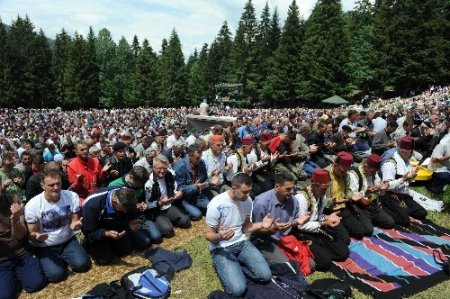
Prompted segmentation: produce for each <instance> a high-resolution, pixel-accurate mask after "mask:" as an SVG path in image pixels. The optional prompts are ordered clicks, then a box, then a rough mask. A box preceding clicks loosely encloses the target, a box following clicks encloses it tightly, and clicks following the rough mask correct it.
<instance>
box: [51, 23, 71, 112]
mask: <svg viewBox="0 0 450 299" xmlns="http://www.w3.org/2000/svg"><path fill="white" fill-rule="evenodd" d="M70 46H71V37H70V36H69V35H68V34H67V33H66V31H65V30H64V29H62V30H61V33H58V34H57V35H56V39H55V44H54V47H53V59H52V61H53V62H52V65H53V67H52V73H53V78H54V79H55V81H54V84H53V89H54V90H55V105H56V106H62V105H63V104H64V102H65V91H64V87H65V83H64V82H65V81H66V79H65V77H64V75H65V73H66V67H67V63H68V60H69V49H70Z"/></svg>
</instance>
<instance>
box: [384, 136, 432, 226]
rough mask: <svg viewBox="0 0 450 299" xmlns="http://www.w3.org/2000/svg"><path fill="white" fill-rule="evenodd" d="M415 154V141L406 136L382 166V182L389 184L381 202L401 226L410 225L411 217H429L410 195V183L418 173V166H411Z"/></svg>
mask: <svg viewBox="0 0 450 299" xmlns="http://www.w3.org/2000/svg"><path fill="white" fill-rule="evenodd" d="M413 152H414V139H413V138H412V137H410V136H404V137H402V139H400V141H399V143H398V147H397V151H396V152H395V153H394V155H393V156H392V157H391V158H390V159H389V160H388V161H386V162H385V163H384V164H383V165H382V166H381V174H382V180H383V182H385V183H387V184H388V186H387V190H386V195H385V196H383V197H381V202H382V203H383V206H384V207H385V208H386V212H387V213H388V214H389V215H390V216H391V217H392V218H393V219H394V221H395V223H396V224H398V225H401V226H408V225H409V217H410V216H411V217H413V218H417V219H425V217H426V216H427V211H426V210H425V209H424V208H423V207H422V206H420V205H419V204H418V203H416V202H415V201H414V200H413V199H412V197H411V196H410V195H409V183H410V182H411V181H412V180H413V179H414V178H415V176H416V175H417V171H418V168H417V167H416V166H415V167H413V166H411V164H410V161H411V158H412V156H413Z"/></svg>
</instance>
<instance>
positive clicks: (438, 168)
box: [430, 134, 450, 172]
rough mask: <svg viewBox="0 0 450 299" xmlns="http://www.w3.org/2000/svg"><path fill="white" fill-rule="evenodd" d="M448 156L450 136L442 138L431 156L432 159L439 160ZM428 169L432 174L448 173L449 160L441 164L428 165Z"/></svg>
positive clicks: (449, 167) (449, 152)
mask: <svg viewBox="0 0 450 299" xmlns="http://www.w3.org/2000/svg"><path fill="white" fill-rule="evenodd" d="M448 154H450V134H448V135H447V136H445V137H444V138H442V140H441V141H440V142H439V144H438V145H436V147H435V148H434V150H433V153H432V154H431V157H432V158H438V159H441V158H442V157H444V156H447V155H448ZM430 169H431V170H433V171H434V172H448V171H450V160H449V159H447V160H444V161H442V162H441V163H432V162H431V163H430Z"/></svg>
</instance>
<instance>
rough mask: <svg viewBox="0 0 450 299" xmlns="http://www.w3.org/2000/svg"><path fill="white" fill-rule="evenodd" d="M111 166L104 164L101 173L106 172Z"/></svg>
mask: <svg viewBox="0 0 450 299" xmlns="http://www.w3.org/2000/svg"><path fill="white" fill-rule="evenodd" d="M111 166H112V165H111V162H108V163H106V164H105V166H103V168H102V172H107V171H108V170H109V169H110V168H111Z"/></svg>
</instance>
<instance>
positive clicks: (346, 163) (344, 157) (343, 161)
mask: <svg viewBox="0 0 450 299" xmlns="http://www.w3.org/2000/svg"><path fill="white" fill-rule="evenodd" d="M352 163H353V156H352V154H350V153H349V152H339V153H337V159H336V164H339V165H340V166H342V167H345V168H350V167H351V166H352Z"/></svg>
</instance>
